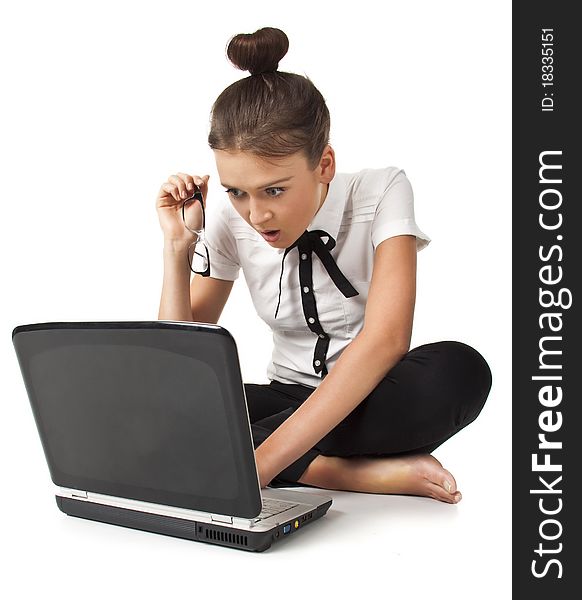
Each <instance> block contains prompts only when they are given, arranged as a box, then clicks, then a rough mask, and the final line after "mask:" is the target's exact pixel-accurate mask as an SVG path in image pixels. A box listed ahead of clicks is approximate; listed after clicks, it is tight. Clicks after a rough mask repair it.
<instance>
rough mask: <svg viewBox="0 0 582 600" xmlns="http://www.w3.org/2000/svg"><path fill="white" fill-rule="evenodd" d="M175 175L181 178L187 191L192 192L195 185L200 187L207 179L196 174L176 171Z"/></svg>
mask: <svg viewBox="0 0 582 600" xmlns="http://www.w3.org/2000/svg"><path fill="white" fill-rule="evenodd" d="M177 176H178V177H179V178H180V179H182V181H183V182H184V183H185V185H186V189H187V190H188V191H189V192H193V191H194V188H195V186H198V187H199V188H202V186H204V185H205V183H206V181H207V179H206V180H205V179H204V178H203V177H199V176H198V175H188V173H177Z"/></svg>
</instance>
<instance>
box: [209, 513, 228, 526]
mask: <svg viewBox="0 0 582 600" xmlns="http://www.w3.org/2000/svg"><path fill="white" fill-rule="evenodd" d="M210 520H211V521H217V522H218V523H230V524H231V525H232V517H226V516H225V515H213V514H211V515H210Z"/></svg>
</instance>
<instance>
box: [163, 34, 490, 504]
mask: <svg viewBox="0 0 582 600" xmlns="http://www.w3.org/2000/svg"><path fill="white" fill-rule="evenodd" d="M287 49H288V39H287V36H286V35H285V33H283V32H282V31H281V30H279V29H275V28H270V27H266V28H263V29H260V30H258V31H256V32H255V33H253V34H239V35H236V36H234V37H233V38H232V39H231V40H230V43H229V45H228V48H227V55H228V58H229V59H230V61H231V62H232V63H233V64H234V65H235V66H236V67H238V68H240V69H242V70H248V71H250V73H251V75H250V76H248V77H246V78H244V79H241V80H239V81H237V82H235V83H233V84H232V85H230V86H228V87H227V88H226V89H225V90H224V91H223V92H222V93H221V94H220V96H219V97H218V98H217V100H216V101H215V103H214V105H213V107H212V118H211V128H210V134H209V136H208V142H209V145H210V147H211V148H212V149H213V151H214V155H215V159H216V166H217V171H218V174H219V177H220V181H221V183H222V185H223V186H224V187H225V188H226V192H227V197H225V198H224V200H223V201H221V200H220V199H216V200H212V201H211V203H210V205H209V210H208V218H207V219H206V218H204V215H203V214H202V210H201V209H202V205H203V206H204V207H205V206H206V201H207V198H206V196H207V191H208V179H209V175H204V176H198V175H189V174H186V173H178V174H176V175H172V176H170V177H169V178H168V181H167V182H166V183H164V184H163V185H162V186H161V188H160V192H159V195H158V198H157V203H156V209H157V213H158V216H159V220H160V225H161V227H162V230H163V233H164V242H165V243H164V281H163V289H162V297H161V302H160V310H159V316H158V318H159V319H163V320H174V321H198V322H206V323H217V321H218V319H219V317H220V314H221V312H222V310H223V308H224V305H225V303H226V301H227V299H228V297H229V294H230V291H231V289H232V286H233V283H234V280H235V279H236V278H237V277H238V275H239V272H240V269H241V268H242V270H243V272H244V276H245V279H246V282H247V284H248V286H249V290H250V293H251V296H252V299H253V303H254V306H255V308H256V311H257V313H258V315H259V316H260V317H261V318H262V319H263V320H264V321H265V322H266V323H267V324H268V325H269V327H270V328H271V329H272V331H273V341H274V349H273V356H272V360H271V363H270V364H269V367H268V371H267V375H268V378H269V380H270V383H269V384H268V385H267V384H253V383H245V391H246V397H247V402H248V410H249V417H250V421H251V425H252V433H253V440H254V447H255V450H256V452H255V455H256V459H257V467H258V471H259V478H260V482H261V487H265V486H266V485H267V484H269V483H270V485H271V486H274V487H278V486H301V485H307V486H314V487H321V488H326V489H337V490H351V491H361V492H372V493H383V494H413V495H421V496H429V497H432V498H435V499H437V500H441V501H444V502H449V503H456V502H458V501H459V500H460V499H461V493H460V492H459V491H458V489H457V484H456V482H455V478H454V477H453V476H452V474H451V473H450V472H449V471H447V470H446V469H444V468H443V466H442V465H441V464H440V462H439V461H438V460H437V459H436V458H434V457H433V456H431V452H433V451H434V450H435V448H437V447H438V446H439V445H440V444H442V443H443V442H444V441H445V440H447V439H448V438H450V437H451V436H452V435H454V434H455V433H456V432H458V431H459V430H460V429H462V428H463V427H465V426H466V425H468V424H469V423H471V422H472V421H473V420H474V419H475V418H476V417H477V415H478V414H479V413H480V411H481V409H482V408H483V405H484V403H485V400H486V398H487V396H488V394H489V390H490V388H491V371H490V369H489V366H488V365H487V362H486V361H485V359H484V358H483V357H482V356H481V354H479V352H477V351H476V350H475V349H473V348H472V347H470V346H468V345H466V344H464V343H461V342H457V341H441V342H435V343H431V344H425V345H422V346H419V347H417V348H414V349H412V350H411V349H410V339H411V332H412V321H413V313H414V304H415V294H416V253H417V252H418V251H419V250H421V249H422V248H424V247H425V246H426V245H427V244H428V243H429V242H430V238H428V237H427V236H426V235H425V234H424V233H423V232H422V231H421V230H420V229H419V228H418V226H417V224H416V222H415V217H414V207H413V195H412V189H411V187H410V183H409V181H408V179H407V177H406V174H405V172H404V171H403V170H402V169H398V168H395V167H387V168H384V169H363V170H362V171H359V172H357V173H336V172H335V153H334V150H333V148H332V147H331V146H330V144H329V127H330V118H329V112H328V109H327V107H326V104H325V100H324V99H323V97H322V95H321V94H320V92H319V91H318V90H317V89H316V88H315V86H314V85H313V83H312V82H311V81H310V80H309V79H308V78H306V77H303V76H301V75H297V74H294V73H287V72H281V71H278V70H277V67H278V64H279V61H280V60H281V59H282V58H283V56H285V54H286V52H287ZM196 191H200V192H201V193H202V198H203V200H202V202H192V201H190V200H188V199H190V198H191V197H192V196H193V195H194V194H195V192H196ZM196 205H198V206H199V207H200V208H199V211H200V215H198V217H197V219H198V225H191V226H185V225H186V224H187V223H188V220H189V219H191V218H192V215H190V216H187V212H186V206H187V207H188V211H191V210H192V209H193V208H194V207H195V206H196ZM211 209H212V210H211ZM202 221H204V224H205V225H206V227H205V236H204V238H202V240H198V236H197V234H196V233H192V232H193V231H198V230H201V229H202V227H201V224H202ZM196 241H198V244H197V245H196V247H195V252H194V253H193V254H192V253H191V251H190V249H191V248H192V245H193V242H196ZM202 241H204V243H205V246H206V248H207V250H206V249H204V246H203V244H202ZM206 252H207V254H208V256H207V257H208V261H204V260H203V261H202V262H203V263H205V264H204V265H203V266H202V267H201V269H200V268H199V269H195V268H193V267H192V262H193V261H192V259H193V258H196V259H200V257H201V256H202V258H204V257H205V253H206ZM194 262H196V261H194ZM207 263H209V264H207ZM204 269H206V271H205V272H204V273H203V271H204ZM191 270H194V271H195V272H196V273H201V274H196V275H194V277H193V278H192V279H191Z"/></svg>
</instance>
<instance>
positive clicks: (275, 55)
mask: <svg viewBox="0 0 582 600" xmlns="http://www.w3.org/2000/svg"><path fill="white" fill-rule="evenodd" d="M288 49H289V40H288V38H287V36H286V35H285V33H284V32H283V31H281V30H280V29H277V28H275V27H263V28H262V29H259V30H258V31H255V32H254V33H239V34H237V35H235V36H233V37H232V38H231V39H230V40H229V43H228V45H227V49H226V54H227V57H228V59H229V60H230V61H231V63H232V64H233V65H234V66H235V67H237V68H238V69H241V70H243V71H247V70H248V71H250V73H251V75H250V76H248V77H245V78H243V79H240V80H239V81H235V82H234V83H233V84H231V85H229V86H228V87H227V88H225V89H224V90H223V91H222V92H221V94H220V95H219V96H218V98H217V99H216V100H215V102H214V104H213V105H212V111H211V116H210V133H209V134H208V145H209V146H210V147H211V148H212V149H213V150H228V151H237V150H240V151H248V152H252V153H254V154H255V155H256V156H258V157H260V158H264V159H268V158H283V157H285V156H289V155H291V154H295V153H296V152H302V153H303V154H304V156H305V157H306V159H307V163H308V166H309V168H310V169H311V170H313V169H315V167H316V166H317V165H318V164H319V161H320V160H321V156H322V154H323V151H324V149H325V147H326V145H327V144H328V143H329V129H330V118H329V111H328V109H327V106H326V104H325V100H324V98H323V96H322V95H321V93H320V92H319V90H318V89H317V88H316V87H315V86H314V85H313V83H312V82H311V80H310V79H309V78H308V77H304V76H303V75H298V74H296V73H287V72H285V71H278V70H277V68H278V66H279V61H280V60H281V59H282V58H283V57H284V56H285V54H287V50H288Z"/></svg>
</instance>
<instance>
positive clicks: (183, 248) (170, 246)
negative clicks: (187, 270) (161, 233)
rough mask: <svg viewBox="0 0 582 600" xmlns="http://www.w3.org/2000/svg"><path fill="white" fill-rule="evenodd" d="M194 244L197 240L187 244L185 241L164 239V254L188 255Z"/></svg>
mask: <svg viewBox="0 0 582 600" xmlns="http://www.w3.org/2000/svg"><path fill="white" fill-rule="evenodd" d="M194 242H195V240H192V241H189V242H185V241H184V240H171V239H164V254H166V253H167V254H180V255H182V254H187V253H188V249H189V248H190V246H191V244H193V243H194Z"/></svg>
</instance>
